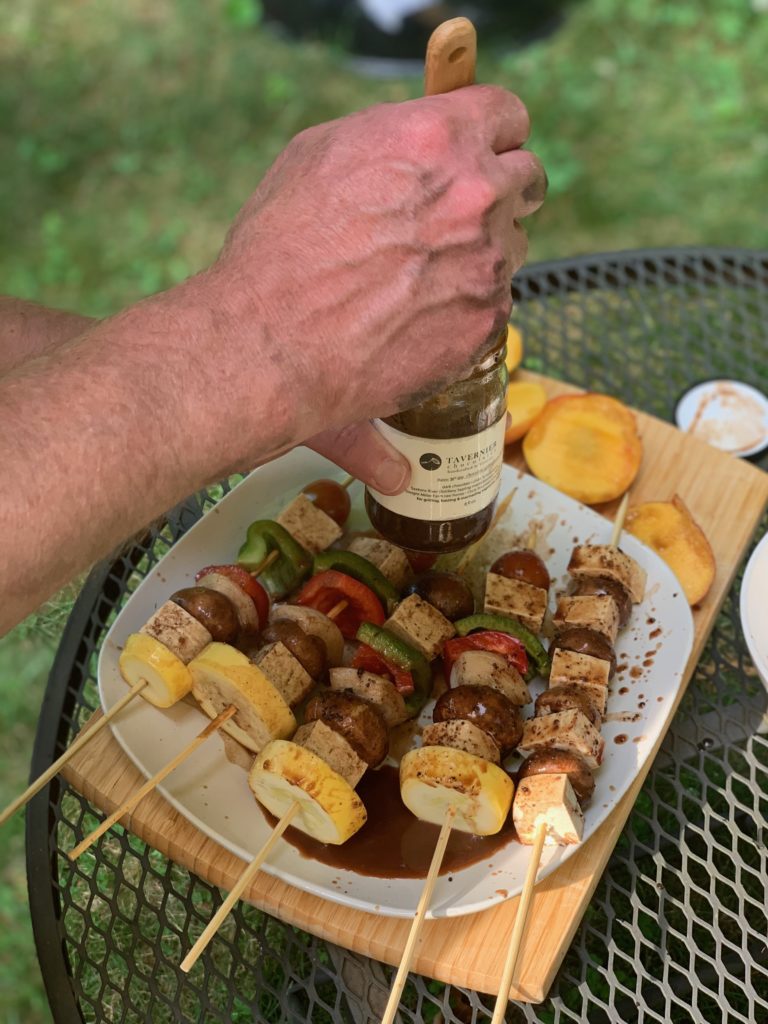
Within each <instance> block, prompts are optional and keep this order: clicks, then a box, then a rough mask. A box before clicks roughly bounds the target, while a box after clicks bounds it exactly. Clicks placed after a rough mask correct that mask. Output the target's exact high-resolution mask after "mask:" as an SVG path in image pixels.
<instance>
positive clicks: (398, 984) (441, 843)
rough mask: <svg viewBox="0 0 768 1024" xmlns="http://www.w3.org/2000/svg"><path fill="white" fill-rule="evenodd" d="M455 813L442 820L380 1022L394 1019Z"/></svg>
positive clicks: (386, 1022) (453, 809)
mask: <svg viewBox="0 0 768 1024" xmlns="http://www.w3.org/2000/svg"><path fill="white" fill-rule="evenodd" d="M455 813H456V809H455V808H454V807H449V808H448V810H447V812H446V815H445V820H444V821H443V824H442V827H441V829H440V835H439V836H438V837H437V845H436V846H435V852H434V853H433V854H432V862H431V863H430V865H429V871H428V872H427V877H426V879H425V880H424V888H423V889H422V891H421V899H420V900H419V905H418V906H417V907H416V914H415V916H414V918H413V924H412V925H411V930H410V932H409V933H408V939H407V941H406V943H405V949H404V950H403V956H402V958H401V960H400V966H399V967H398V969H397V974H396V975H395V981H394V984H393V985H392V991H391V992H390V993H389V999H388V1000H387V1006H386V1009H385V1010H384V1016H383V1017H382V1019H381V1024H392V1021H393V1020H394V1019H395V1014H396V1013H397V1008H398V1006H399V1005H400V997H401V996H402V994H403V989H404V988H405V983H406V981H407V979H408V971H409V970H410V968H411V961H412V960H413V954H414V952H415V950H416V944H417V942H418V941H419V935H420V934H421V926H422V925H423V923H424V917H425V915H426V913H427V909H428V908H429V904H430V901H431V899H432V892H433V890H434V888H435V882H436V881H437V873H438V871H439V870H440V865H441V864H442V863H443V856H444V854H445V847H446V845H447V844H448V839H449V838H450V835H451V827H452V825H453V817H454V814H455Z"/></svg>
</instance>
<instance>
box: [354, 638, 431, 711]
mask: <svg viewBox="0 0 768 1024" xmlns="http://www.w3.org/2000/svg"><path fill="white" fill-rule="evenodd" d="M357 639H358V640H359V641H360V643H362V644H367V645H368V646H369V647H370V648H372V649H373V650H374V651H375V652H376V653H377V654H378V655H380V657H381V658H383V659H384V661H388V662H390V663H391V664H393V665H396V666H397V667H398V668H401V669H403V670H404V671H406V672H410V674H411V676H412V678H413V693H412V694H410V695H409V696H408V697H405V706H406V709H407V710H408V713H409V715H410V716H411V717H413V716H414V715H417V714H418V713H419V711H421V709H422V708H423V707H424V705H425V704H426V702H427V701H428V700H429V695H430V693H431V692H432V669H431V668H430V667H429V662H428V661H427V659H426V658H425V657H424V655H423V654H422V653H421V651H417V650H416V649H415V648H413V647H411V645H410V644H407V643H406V642H405V641H404V640H401V639H400V637H399V636H395V634H394V633H390V631H389V630H388V629H384V628H383V627H382V626H374V625H373V623H371V622H363V623H362V625H361V626H360V627H359V628H358V630H357Z"/></svg>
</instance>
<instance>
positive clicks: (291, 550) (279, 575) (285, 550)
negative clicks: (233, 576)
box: [237, 519, 312, 598]
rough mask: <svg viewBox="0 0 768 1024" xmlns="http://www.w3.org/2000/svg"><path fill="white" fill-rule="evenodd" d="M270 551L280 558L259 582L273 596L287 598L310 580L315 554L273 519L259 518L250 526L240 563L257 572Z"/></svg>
mask: <svg viewBox="0 0 768 1024" xmlns="http://www.w3.org/2000/svg"><path fill="white" fill-rule="evenodd" d="M270 551H279V552H280V557H279V558H277V559H276V560H275V561H274V562H273V563H272V564H271V565H269V566H267V568H266V569H265V570H264V571H263V572H262V573H260V574H259V583H261V584H262V585H263V586H264V587H266V588H267V590H268V591H269V593H270V594H271V595H272V597H275V598H280V597H285V595H286V594H289V593H290V592H291V591H292V590H295V589H296V587H298V585H299V584H300V583H301V582H302V581H303V580H305V579H306V577H307V576H308V575H309V573H310V570H311V568H312V555H311V554H310V553H309V552H308V551H305V550H304V548H303V547H302V546H301V544H299V543H298V541H296V540H294V538H293V537H292V536H291V535H290V533H288V531H287V530H286V529H285V527H283V526H281V525H280V523H276V522H275V521H274V520H272V519H257V520H256V522H254V523H251V525H250V526H249V527H248V532H247V534H246V537H245V543H244V544H243V546H242V547H241V548H240V550H239V551H238V553H237V564H238V565H242V567H243V568H244V569H247V570H248V571H249V572H254V571H255V570H256V569H258V567H259V566H260V565H261V564H262V562H263V561H264V559H265V558H266V557H267V555H268V554H269V553H270Z"/></svg>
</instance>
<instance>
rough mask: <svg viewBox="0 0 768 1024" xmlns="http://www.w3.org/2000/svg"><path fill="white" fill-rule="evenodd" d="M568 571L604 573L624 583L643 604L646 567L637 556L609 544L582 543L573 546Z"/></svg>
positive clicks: (578, 576)
mask: <svg viewBox="0 0 768 1024" xmlns="http://www.w3.org/2000/svg"><path fill="white" fill-rule="evenodd" d="M568 572H569V573H570V574H571V576H573V578H574V579H577V580H578V579H583V578H585V577H590V576H593V577H594V576H604V577H606V578H607V579H609V580H615V581H616V582H617V583H620V584H621V585H622V586H623V587H624V589H625V590H626V591H627V592H628V593H629V595H630V597H631V598H632V603H633V604H639V603H640V602H641V601H642V600H643V596H644V594H645V582H646V575H647V574H646V571H645V569H643V568H642V567H641V566H639V565H638V564H637V562H636V561H635V560H634V558H631V557H630V556H629V555H625V554H624V552H623V551H620V550H619V549H618V548H612V547H610V545H608V544H580V545H579V546H578V547H575V548H574V549H573V554H572V555H571V560H570V562H569V563H568Z"/></svg>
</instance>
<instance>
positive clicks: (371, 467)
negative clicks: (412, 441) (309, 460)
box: [304, 420, 411, 494]
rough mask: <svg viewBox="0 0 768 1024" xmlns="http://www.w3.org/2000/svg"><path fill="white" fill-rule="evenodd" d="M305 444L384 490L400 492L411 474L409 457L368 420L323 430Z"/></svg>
mask: <svg viewBox="0 0 768 1024" xmlns="http://www.w3.org/2000/svg"><path fill="white" fill-rule="evenodd" d="M304 444H305V445H306V446H307V448H311V449H312V450H313V451H316V452H317V453H318V454H319V455H325V457H326V458H328V459H331V460H332V461H333V462H335V463H336V465H337V466H341V468H342V469H346V471H347V472H348V473H351V474H352V476H356V477H357V478H358V479H360V480H362V481H363V483H366V484H370V486H371V487H374V488H375V489H376V490H377V491H381V492H382V493H383V494H399V493H400V491H404V490H405V488H406V487H407V486H408V481H409V480H410V478H411V467H410V464H409V463H408V460H407V459H406V458H405V456H404V455H402V454H401V453H400V452H399V451H398V450H397V449H396V448H393V447H392V445H391V444H390V443H389V441H386V440H385V439H384V438H383V437H382V436H381V434H380V433H379V432H378V430H377V429H376V428H375V427H374V426H373V424H372V423H369V422H368V420H363V421H362V422H360V423H351V424H350V425H349V426H347V427H341V428H340V429H334V430H324V431H323V432H322V434H316V435H315V436H314V437H312V438H310V439H309V441H305V442H304Z"/></svg>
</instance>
